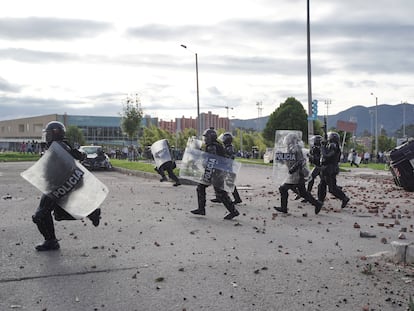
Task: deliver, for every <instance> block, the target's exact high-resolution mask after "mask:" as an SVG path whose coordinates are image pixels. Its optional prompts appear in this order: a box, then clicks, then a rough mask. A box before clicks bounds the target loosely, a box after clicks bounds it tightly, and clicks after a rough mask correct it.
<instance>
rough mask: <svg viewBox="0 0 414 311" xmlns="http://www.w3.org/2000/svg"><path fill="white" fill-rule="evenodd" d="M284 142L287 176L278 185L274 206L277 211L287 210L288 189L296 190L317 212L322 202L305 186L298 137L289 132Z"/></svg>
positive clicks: (303, 163)
mask: <svg viewBox="0 0 414 311" xmlns="http://www.w3.org/2000/svg"><path fill="white" fill-rule="evenodd" d="M285 144H286V145H287V147H288V153H287V154H286V164H287V166H288V172H289V174H288V177H287V178H286V180H285V182H284V183H283V184H282V185H281V186H280V187H279V192H280V204H281V206H275V207H274V208H275V209H276V210H277V211H278V212H282V213H287V212H288V208H287V205H288V197H289V190H292V191H298V192H299V195H300V196H301V197H302V198H303V199H305V200H306V201H308V202H309V203H311V204H312V205H313V206H314V207H315V214H318V213H319V212H320V210H321V208H322V202H319V201H317V200H316V199H315V198H314V197H313V196H312V195H311V194H310V193H309V192H308V191H306V188H305V163H306V161H305V159H304V157H303V152H302V148H301V147H300V145H299V142H298V137H297V135H296V134H294V133H289V134H288V135H287V136H286V137H285Z"/></svg>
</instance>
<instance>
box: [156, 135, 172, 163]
mask: <svg viewBox="0 0 414 311" xmlns="http://www.w3.org/2000/svg"><path fill="white" fill-rule="evenodd" d="M151 153H152V156H153V157H154V161H155V165H156V166H157V167H158V168H159V167H161V165H163V164H164V163H165V162H168V161H172V158H171V154H170V149H169V148H168V141H167V140H166V139H161V140H157V141H156V142H155V143H153V144H152V145H151Z"/></svg>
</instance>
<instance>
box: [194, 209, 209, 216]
mask: <svg viewBox="0 0 414 311" xmlns="http://www.w3.org/2000/svg"><path fill="white" fill-rule="evenodd" d="M191 213H193V214H195V215H203V216H204V215H205V214H206V210H205V209H204V208H197V209H195V210H192V211H191Z"/></svg>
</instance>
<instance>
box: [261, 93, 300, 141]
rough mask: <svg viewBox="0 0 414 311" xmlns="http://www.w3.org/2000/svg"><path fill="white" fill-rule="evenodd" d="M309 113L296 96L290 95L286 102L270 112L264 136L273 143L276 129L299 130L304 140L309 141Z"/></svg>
mask: <svg viewBox="0 0 414 311" xmlns="http://www.w3.org/2000/svg"><path fill="white" fill-rule="evenodd" d="M307 117H308V115H307V113H306V111H305V109H304V108H303V106H302V104H301V103H300V102H299V101H298V100H296V99H295V98H294V97H289V98H287V99H286V101H285V102H284V103H281V104H280V106H279V107H278V108H277V109H276V110H275V111H274V112H272V113H271V114H270V116H269V119H268V121H267V123H266V126H265V128H264V130H263V137H264V139H266V140H267V141H268V144H269V145H272V144H273V142H274V139H275V132H276V130H299V131H302V137H303V140H304V141H306V142H307V140H308V139H307V137H308V121H307Z"/></svg>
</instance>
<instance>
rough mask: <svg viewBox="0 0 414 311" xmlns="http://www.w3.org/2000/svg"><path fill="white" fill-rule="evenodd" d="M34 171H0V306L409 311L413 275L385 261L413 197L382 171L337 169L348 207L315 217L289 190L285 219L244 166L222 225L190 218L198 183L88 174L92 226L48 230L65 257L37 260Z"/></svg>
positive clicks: (216, 210)
mask: <svg viewBox="0 0 414 311" xmlns="http://www.w3.org/2000/svg"><path fill="white" fill-rule="evenodd" d="M30 165H31V163H1V164H0V181H1V182H0V196H1V199H0V211H1V215H2V217H1V218H0V226H1V240H0V249H1V267H0V272H1V274H0V275H1V276H0V310H44V311H46V310H47V311H51V310H58V311H60V310H180V311H182V310H406V309H407V307H408V299H409V296H410V295H413V294H414V284H413V283H414V281H413V279H414V271H413V267H412V266H402V265H396V264H394V263H393V262H392V261H391V257H390V256H391V255H392V247H391V245H390V242H391V241H394V240H398V236H399V235H400V234H401V232H400V231H401V229H402V228H406V229H407V232H405V233H404V234H405V236H406V240H405V241H414V233H413V223H414V222H413V217H414V207H413V202H414V196H413V193H407V192H404V191H403V190H401V189H398V188H397V187H396V186H394V185H393V183H392V180H391V177H390V176H389V174H388V173H387V172H376V173H374V172H371V171H366V170H363V169H360V170H358V169H354V170H353V171H352V172H348V173H342V174H341V175H340V177H339V182H338V183H339V184H340V185H342V186H343V187H344V190H345V191H346V192H347V194H348V195H349V196H350V197H351V202H350V204H349V207H347V208H345V209H344V210H341V209H340V204H341V203H340V202H339V201H338V200H335V199H333V198H332V197H330V196H328V198H327V201H326V202H325V205H324V209H323V210H322V211H321V213H320V214H319V215H317V216H316V215H314V212H313V207H312V206H310V205H308V204H304V203H301V202H300V200H297V201H295V200H294V195H293V194H291V196H290V197H289V211H290V214H289V215H288V216H283V215H280V214H276V213H275V211H274V209H273V206H275V205H277V204H279V193H278V189H277V188H278V186H277V184H276V183H274V182H273V181H272V178H271V175H272V170H271V168H269V167H262V166H246V165H245V166H243V167H242V169H241V171H240V175H239V179H238V188H239V192H240V195H241V197H242V199H243V203H242V204H240V205H238V209H239V211H240V212H241V215H240V216H239V217H237V218H235V219H233V220H231V221H226V220H223V217H224V215H225V214H226V210H225V208H224V206H222V205H221V204H214V203H208V204H207V215H206V216H204V217H202V216H195V215H192V214H191V213H189V211H190V210H191V209H194V208H196V206H197V201H196V189H195V186H192V185H182V186H179V187H173V186H172V183H169V182H164V183H160V182H159V181H158V177H157V176H156V175H154V176H148V175H147V177H139V176H133V175H128V174H122V173H119V172H95V173H94V174H95V175H96V176H97V177H98V178H99V179H100V180H101V181H102V182H103V183H104V184H106V185H107V186H108V188H109V191H110V193H109V195H108V197H107V199H106V200H105V202H104V203H103V205H102V206H101V207H102V211H103V219H102V221H101V224H100V226H99V227H97V228H95V227H93V226H92V224H91V222H90V221H89V220H84V221H62V222H57V223H56V233H57V236H58V238H59V239H60V245H61V249H60V250H59V251H53V252H36V251H35V250H34V246H35V245H36V244H38V243H39V242H42V237H41V235H40V234H39V232H38V231H37V228H36V226H35V225H34V224H33V223H32V221H31V215H32V213H33V212H34V210H35V209H36V207H37V204H38V202H39V198H40V193H39V191H38V190H37V189H36V188H34V187H33V186H31V185H30V184H28V183H27V182H26V181H25V180H23V179H22V178H21V177H20V173H21V172H22V171H23V170H25V169H26V168H28V167H29V166H30ZM317 183H318V181H317V182H316V184H317ZM314 190H316V189H314ZM207 191H208V195H209V199H210V198H213V190H212V189H210V188H209V189H208V190H207ZM375 210H376V211H377V212H375ZM373 211H374V212H373ZM381 223H382V224H384V226H380V225H381ZM355 224H358V226H360V228H355V226H356V225H355ZM391 224H392V226H391ZM360 231H367V232H370V233H371V234H375V235H376V238H361V237H360V235H359V234H360ZM381 252H386V253H385V254H386V255H384V256H379V253H381ZM387 252H388V253H387Z"/></svg>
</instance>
